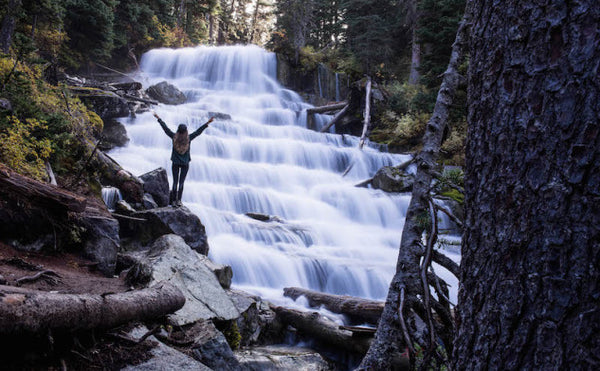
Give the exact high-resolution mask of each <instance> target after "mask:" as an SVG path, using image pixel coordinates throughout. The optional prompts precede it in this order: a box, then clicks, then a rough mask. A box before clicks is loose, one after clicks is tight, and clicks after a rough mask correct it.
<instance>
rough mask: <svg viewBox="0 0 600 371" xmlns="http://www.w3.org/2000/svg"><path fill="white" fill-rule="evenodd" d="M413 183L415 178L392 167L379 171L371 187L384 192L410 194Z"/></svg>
mask: <svg viewBox="0 0 600 371" xmlns="http://www.w3.org/2000/svg"><path fill="white" fill-rule="evenodd" d="M414 182H415V176H414V175H412V174H410V173H407V172H405V171H403V170H399V169H398V168H396V167H393V166H385V167H382V168H381V169H379V171H377V173H376V174H375V176H374V177H373V180H372V181H371V185H372V186H373V188H376V189H381V190H382V191H385V192H410V191H411V190H412V187H413V184H414Z"/></svg>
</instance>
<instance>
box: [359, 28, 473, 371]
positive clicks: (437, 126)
mask: <svg viewBox="0 0 600 371" xmlns="http://www.w3.org/2000/svg"><path fill="white" fill-rule="evenodd" d="M467 29H468V27H467V18H466V16H465V18H464V19H463V21H462V23H461V25H460V27H459V29H458V32H457V35H456V41H455V42H454V45H453V47H452V55H451V57H450V62H449V63H448V68H447V70H446V72H445V74H444V79H443V81H442V85H441V86H440V90H439V92H438V96H437V100H436V104H435V108H434V111H433V115H432V117H431V119H430V120H429V122H428V123H427V130H426V132H425V135H424V137H423V149H422V151H421V152H420V153H419V154H418V155H417V157H416V159H415V161H416V163H417V174H416V176H415V183H414V186H413V192H412V198H411V201H410V205H409V207H408V210H407V212H406V221H405V223H404V229H403V231H402V240H401V241H400V251H399V254H398V262H397V264H396V274H395V275H394V277H393V278H392V282H391V284H390V288H389V291H388V296H387V299H386V303H385V307H384V309H383V314H382V315H381V319H380V320H379V325H378V327H377V333H376V335H375V341H374V342H373V344H372V345H371V347H370V349H369V352H368V353H367V355H366V356H365V358H364V359H363V361H362V363H361V364H360V367H359V369H361V370H387V369H390V368H391V367H392V365H391V359H392V357H393V356H394V355H395V354H399V353H401V352H402V351H403V350H404V347H408V349H409V352H410V355H411V359H413V361H414V356H415V349H414V348H413V345H414V344H419V345H420V346H421V347H422V348H423V349H425V350H426V352H427V351H435V349H436V348H437V345H436V344H435V342H437V340H436V339H435V336H434V335H435V334H434V333H432V331H434V330H433V329H432V328H431V326H429V328H428V329H427V330H425V331H424V330H423V329H424V328H426V327H427V324H426V322H427V323H428V324H429V325H430V324H431V322H432V321H433V318H432V317H433V316H432V314H431V312H430V308H429V306H428V305H427V303H426V302H425V298H426V297H427V299H428V300H427V302H429V303H431V304H432V306H433V307H434V309H435V310H436V313H437V315H438V316H440V317H441V320H442V322H443V325H444V327H443V328H444V330H445V333H443V334H439V335H440V337H441V338H442V339H443V341H444V343H445V346H446V347H447V348H446V350H449V349H450V347H451V341H452V339H451V337H452V333H451V332H452V329H451V328H448V327H449V326H450V327H451V319H450V314H449V313H448V312H449V310H447V309H445V308H442V307H440V305H441V304H442V303H441V300H440V301H436V300H434V299H433V298H429V297H428V296H429V286H430V285H433V284H434V283H433V282H431V281H430V282H429V283H428V284H427V285H424V283H423V281H425V282H427V280H426V279H424V277H423V274H422V273H424V272H423V267H421V260H422V258H423V257H424V256H425V255H426V249H425V248H424V246H423V244H422V242H421V241H422V238H423V233H424V231H425V227H424V225H423V223H422V222H419V219H420V218H421V219H422V216H423V215H427V214H429V213H430V210H429V209H430V208H431V205H432V201H431V197H430V187H431V181H432V179H433V176H432V170H433V169H434V168H435V166H436V160H437V158H438V154H439V149H440V146H441V144H442V139H443V133H444V129H445V128H446V125H447V120H448V116H449V114H450V107H451V105H452V101H453V97H454V93H455V91H456V89H457V88H458V86H459V83H460V81H461V77H460V75H459V74H458V66H459V65H460V63H461V61H462V58H463V49H464V44H465V42H466V38H467ZM434 215H435V213H434ZM429 245H430V244H428V246H429ZM425 273H426V272H425ZM425 276H427V275H426V274H425ZM425 278H426V277H425ZM436 322H437V321H436ZM431 341H433V342H434V343H433V344H432V343H431Z"/></svg>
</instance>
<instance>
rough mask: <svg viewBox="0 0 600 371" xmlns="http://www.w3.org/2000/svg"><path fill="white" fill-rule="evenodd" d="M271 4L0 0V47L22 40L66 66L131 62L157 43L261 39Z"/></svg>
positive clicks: (254, 0)
mask: <svg viewBox="0 0 600 371" xmlns="http://www.w3.org/2000/svg"><path fill="white" fill-rule="evenodd" d="M271 8H272V1H271V0H204V1H192V0H139V1H119V0H0V17H1V19H2V25H1V30H0V48H1V49H2V51H3V52H4V53H8V52H9V51H10V48H11V46H12V47H18V46H19V45H21V44H23V43H29V44H30V45H32V46H33V47H34V49H37V50H38V53H39V55H40V57H42V58H44V59H45V60H47V61H52V62H57V63H58V64H60V65H61V66H65V67H70V68H81V67H84V68H85V67H86V66H87V65H88V64H90V63H94V62H96V63H112V64H113V65H123V64H130V65H131V64H132V62H133V60H132V59H131V58H130V57H131V56H135V55H139V54H141V53H142V52H144V51H146V50H148V49H150V48H154V47H160V46H167V47H182V46H191V45H197V44H232V43H244V44H245V43H258V44H261V43H264V41H266V40H267V39H268V36H269V35H268V32H269V24H270V23H269V17H270V14H271V13H272V12H271ZM15 43H18V44H15Z"/></svg>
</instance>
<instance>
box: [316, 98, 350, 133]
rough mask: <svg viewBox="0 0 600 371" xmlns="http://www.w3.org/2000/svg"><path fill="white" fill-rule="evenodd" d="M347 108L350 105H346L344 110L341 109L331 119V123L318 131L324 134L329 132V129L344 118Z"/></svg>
mask: <svg viewBox="0 0 600 371" xmlns="http://www.w3.org/2000/svg"><path fill="white" fill-rule="evenodd" d="M349 107H350V105H349V104H347V105H346V106H345V107H344V108H342V110H341V111H340V112H338V113H336V114H335V116H333V119H331V121H330V122H329V124H327V125H325V126H324V127H323V128H322V129H321V130H320V132H321V133H325V132H326V131H328V130H329V128H330V127H332V126H333V125H335V124H337V123H338V122H339V121H340V120H341V119H342V118H343V117H344V116H346V113H347V112H348V108H349Z"/></svg>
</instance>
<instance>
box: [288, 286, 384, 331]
mask: <svg viewBox="0 0 600 371" xmlns="http://www.w3.org/2000/svg"><path fill="white" fill-rule="evenodd" d="M283 295H284V296H287V297H290V298H292V299H294V300H296V299H298V298H299V297H300V296H304V297H305V298H306V299H307V300H308V305H310V306H311V307H320V306H324V307H325V308H326V309H327V310H330V311H332V312H334V313H339V314H344V315H347V316H348V317H350V318H351V319H353V320H354V321H357V322H361V323H362V322H369V323H372V324H376V323H377V321H379V317H381V312H383V305H384V303H383V302H382V301H375V300H368V299H363V298H356V297H352V296H347V295H333V294H324V293H322V292H317V291H312V290H306V289H303V288H300V287H286V288H284V289H283Z"/></svg>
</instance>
